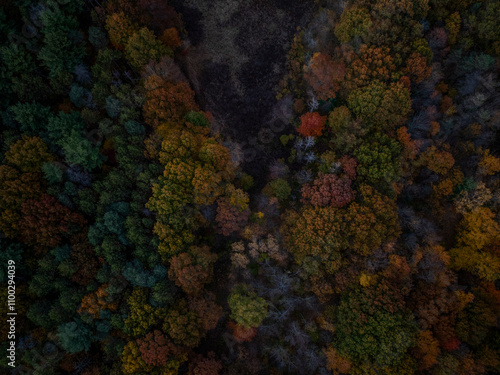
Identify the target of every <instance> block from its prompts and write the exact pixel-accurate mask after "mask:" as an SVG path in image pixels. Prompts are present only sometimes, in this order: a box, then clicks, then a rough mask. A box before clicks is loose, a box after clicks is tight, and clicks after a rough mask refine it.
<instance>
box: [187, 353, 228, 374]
mask: <svg viewBox="0 0 500 375" xmlns="http://www.w3.org/2000/svg"><path fill="white" fill-rule="evenodd" d="M220 370H222V363H221V362H220V361H218V360H216V359H215V353H214V352H209V353H208V355H207V356H206V357H204V356H202V355H200V354H198V355H197V356H196V357H194V358H193V359H192V360H191V361H190V362H189V369H188V375H218V374H219V372H220Z"/></svg>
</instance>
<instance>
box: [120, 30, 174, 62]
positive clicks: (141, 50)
mask: <svg viewBox="0 0 500 375" xmlns="http://www.w3.org/2000/svg"><path fill="white" fill-rule="evenodd" d="M163 55H169V56H170V57H173V53H172V50H171V49H170V48H169V47H167V46H165V45H164V44H163V43H162V42H161V41H159V40H158V39H156V36H155V35H154V33H153V32H152V31H151V30H149V29H148V28H146V27H142V28H140V29H139V30H138V31H136V32H134V33H133V34H132V35H131V36H130V37H129V38H128V40H127V42H126V45H125V57H126V58H127V60H128V61H129V62H130V64H132V66H133V67H134V68H136V69H138V70H139V69H140V68H142V67H143V66H144V65H146V64H147V63H148V62H149V60H155V61H159V60H160V58H161V57H162V56H163Z"/></svg>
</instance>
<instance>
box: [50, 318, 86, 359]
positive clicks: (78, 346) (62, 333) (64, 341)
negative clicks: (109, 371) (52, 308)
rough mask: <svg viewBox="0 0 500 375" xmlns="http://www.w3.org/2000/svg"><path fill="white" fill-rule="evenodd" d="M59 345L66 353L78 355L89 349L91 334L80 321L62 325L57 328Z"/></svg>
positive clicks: (76, 320)
mask: <svg viewBox="0 0 500 375" xmlns="http://www.w3.org/2000/svg"><path fill="white" fill-rule="evenodd" d="M57 333H58V338H59V343H60V344H61V346H62V347H63V349H64V350H66V351H67V352H68V353H78V352H81V351H83V350H85V351H86V352H87V351H88V350H89V349H90V341H91V339H92V334H91V331H90V329H89V328H88V326H87V325H86V324H84V323H83V322H82V321H81V320H79V319H75V321H73V322H68V323H66V324H62V325H60V326H59V327H58V328H57Z"/></svg>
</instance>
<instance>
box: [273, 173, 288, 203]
mask: <svg viewBox="0 0 500 375" xmlns="http://www.w3.org/2000/svg"><path fill="white" fill-rule="evenodd" d="M269 188H270V189H271V192H272V195H274V196H275V197H276V198H278V200H279V201H280V202H283V201H285V200H287V199H288V197H289V196H290V194H291V193H292V188H291V187H290V184H289V183H288V181H286V180H285V179H283V178H277V179H275V180H273V181H271V182H270V183H269Z"/></svg>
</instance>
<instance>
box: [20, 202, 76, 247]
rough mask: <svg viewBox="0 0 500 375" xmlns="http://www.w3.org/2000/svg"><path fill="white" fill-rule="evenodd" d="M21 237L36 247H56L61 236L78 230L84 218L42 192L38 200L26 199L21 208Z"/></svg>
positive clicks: (61, 239)
mask: <svg viewBox="0 0 500 375" xmlns="http://www.w3.org/2000/svg"><path fill="white" fill-rule="evenodd" d="M21 216H22V219H21V222H20V229H21V236H22V237H21V239H22V240H23V241H24V242H25V243H27V244H28V245H32V246H35V247H36V248H38V249H40V248H44V247H56V246H58V245H60V244H61V242H62V241H63V237H66V236H68V235H71V234H72V233H76V232H78V231H80V229H81V227H82V226H83V225H85V223H86V220H85V219H84V218H83V216H81V215H80V214H78V213H75V212H71V211H70V209H69V208H68V207H66V206H63V205H62V204H60V203H59V202H58V201H57V199H55V198H54V197H51V196H50V195H47V194H43V195H42V197H41V198H40V199H39V200H35V199H28V200H27V201H26V202H24V203H23V204H22V208H21Z"/></svg>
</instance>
